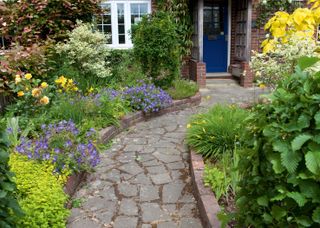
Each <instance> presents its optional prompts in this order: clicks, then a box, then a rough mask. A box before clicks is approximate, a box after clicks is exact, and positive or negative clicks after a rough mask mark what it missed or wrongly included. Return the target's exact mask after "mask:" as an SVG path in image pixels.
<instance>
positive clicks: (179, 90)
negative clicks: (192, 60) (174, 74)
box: [166, 79, 199, 100]
mask: <svg viewBox="0 0 320 228" xmlns="http://www.w3.org/2000/svg"><path fill="white" fill-rule="evenodd" d="M198 90H199V87H198V85H197V84H196V83H195V82H193V81H188V80H184V79H177V80H175V81H174V82H173V85H172V87H171V88H169V89H167V90H166V92H167V93H168V94H169V95H170V96H171V97H172V99H174V100H179V99H184V98H188V97H192V96H194V95H195V94H196V93H197V92H198Z"/></svg>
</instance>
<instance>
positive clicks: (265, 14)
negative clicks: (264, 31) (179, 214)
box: [256, 0, 301, 28]
mask: <svg viewBox="0 0 320 228" xmlns="http://www.w3.org/2000/svg"><path fill="white" fill-rule="evenodd" d="M300 6H301V2H299V1H292V0H277V1H273V0H266V1H260V3H259V4H258V5H257V10H258V12H259V17H258V18H257V21H256V26H257V27H259V28H260V27H261V26H263V25H265V24H266V23H267V22H268V20H269V19H270V18H271V17H272V16H273V15H274V13H275V12H277V11H286V12H288V13H290V12H293V11H294V10H295V9H296V8H298V7H300Z"/></svg>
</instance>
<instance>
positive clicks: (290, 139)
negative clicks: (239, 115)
mask: <svg viewBox="0 0 320 228" xmlns="http://www.w3.org/2000/svg"><path fill="white" fill-rule="evenodd" d="M316 61H317V59H315V58H303V59H301V60H300V61H299V67H298V68H297V70H296V73H294V74H293V75H291V76H290V77H288V78H287V79H285V80H284V81H283V82H282V83H281V84H280V85H279V86H278V88H277V89H276V90H275V91H274V93H273V94H272V95H271V96H270V97H269V99H270V101H269V102H268V103H265V104H261V105H258V106H257V107H256V109H255V110H254V113H253V115H252V116H251V117H250V118H249V120H248V122H247V123H246V125H247V130H248V134H247V137H246V138H245V139H244V141H245V142H246V146H247V147H248V149H246V150H244V151H243V152H242V154H240V158H241V159H240V164H239V169H240V172H241V173H242V174H243V179H242V181H241V182H240V186H239V187H240V189H241V190H240V191H239V192H238V194H237V220H238V223H239V226H240V227H310V226H312V227H319V226H320V182H319V180H320V130H319V129H320V111H319V107H320V93H319V91H320V73H319V72H318V73H316V74H313V75H309V74H308V73H305V72H303V70H304V69H305V68H306V67H307V66H310V65H312V63H314V62H316Z"/></svg>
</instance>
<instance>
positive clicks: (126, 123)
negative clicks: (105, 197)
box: [64, 92, 201, 197]
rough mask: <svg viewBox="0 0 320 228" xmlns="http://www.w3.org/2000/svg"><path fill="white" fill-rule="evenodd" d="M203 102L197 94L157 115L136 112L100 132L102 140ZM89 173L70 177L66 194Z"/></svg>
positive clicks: (74, 190)
mask: <svg viewBox="0 0 320 228" xmlns="http://www.w3.org/2000/svg"><path fill="white" fill-rule="evenodd" d="M200 102H201V95H200V93H199V92H198V93H196V95H194V96H192V97H189V98H186V99H182V100H174V101H173V103H172V104H171V105H170V106H169V107H167V108H164V109H161V110H160V111H159V112H155V113H143V112H141V111H139V112H135V113H133V114H130V115H127V116H125V117H123V118H122V119H121V120H120V126H119V127H116V126H114V125H113V126H109V127H107V128H104V129H102V130H101V131H100V133H99V134H100V140H101V141H102V142H103V143H105V142H107V141H109V140H110V139H112V138H113V137H115V136H116V135H117V134H119V133H120V132H122V131H123V130H125V129H127V128H129V127H131V126H133V125H134V124H136V123H139V122H142V121H145V120H148V119H151V118H154V117H157V116H161V115H164V114H166V113H170V112H175V111H179V110H182V109H185V108H188V107H192V106H196V105H199V104H200ZM87 175H88V173H86V172H80V173H76V174H73V175H71V176H69V177H68V180H67V182H66V184H65V186H64V192H65V193H66V194H68V195H69V196H70V197H72V196H73V194H74V193H75V192H76V190H77V188H78V187H79V185H80V184H81V183H82V182H83V181H84V180H85V179H86V177H87Z"/></svg>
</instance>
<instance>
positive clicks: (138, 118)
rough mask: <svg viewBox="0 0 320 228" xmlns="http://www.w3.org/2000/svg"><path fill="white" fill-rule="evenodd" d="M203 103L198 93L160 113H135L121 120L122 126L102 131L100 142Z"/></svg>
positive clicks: (175, 102)
mask: <svg viewBox="0 0 320 228" xmlns="http://www.w3.org/2000/svg"><path fill="white" fill-rule="evenodd" d="M200 102H201V95H200V93H199V92H198V93H196V95H194V96H192V97H189V98H186V99H182V100H174V101H173V103H172V104H171V105H170V106H169V107H167V108H164V109H161V110H160V111H159V112H152V113H144V112H142V111H139V112H135V113H133V114H130V115H127V116H125V117H123V118H122V119H121V120H120V126H119V127H116V126H109V127H107V128H104V129H102V130H101V131H100V140H101V141H102V142H103V143H105V142H107V141H109V140H110V139H112V138H113V137H114V136H116V135H117V134H119V133H120V132H122V131H123V130H125V129H127V128H129V127H131V126H133V125H135V124H136V123H139V122H142V121H146V120H149V119H151V118H154V117H157V116H161V115H164V114H166V113H170V112H175V111H180V110H182V109H185V108H188V107H192V106H197V105H199V104H200Z"/></svg>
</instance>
